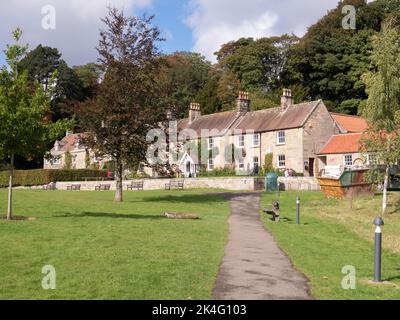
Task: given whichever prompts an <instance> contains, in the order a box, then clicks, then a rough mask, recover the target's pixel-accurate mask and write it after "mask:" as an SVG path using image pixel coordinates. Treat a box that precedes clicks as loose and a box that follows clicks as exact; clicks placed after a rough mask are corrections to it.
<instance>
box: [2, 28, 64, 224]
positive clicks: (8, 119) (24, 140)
mask: <svg viewBox="0 0 400 320" xmlns="http://www.w3.org/2000/svg"><path fill="white" fill-rule="evenodd" d="M21 35H22V31H21V30H20V29H17V30H15V31H14V32H13V36H14V39H15V41H16V44H14V45H11V46H10V45H9V46H7V50H6V51H5V55H6V61H7V63H8V68H7V67H3V68H2V69H1V71H0V156H1V157H0V158H3V156H4V157H8V158H9V160H10V163H9V171H10V175H9V191H8V207H7V219H8V220H11V219H12V217H13V215H12V191H13V178H14V159H15V156H17V155H18V156H23V157H26V158H29V157H34V156H37V155H41V156H43V155H44V154H45V151H46V148H47V144H48V143H49V142H50V141H54V140H56V139H57V138H59V136H61V135H62V133H63V132H65V130H66V129H67V128H68V127H69V125H70V123H69V122H66V121H62V122H61V121H60V122H57V123H49V122H48V121H46V120H45V119H46V115H47V113H48V110H49V108H50V95H49V94H48V93H46V92H45V91H44V89H43V86H42V85H41V84H39V83H38V82H37V81H36V82H34V84H33V86H32V84H31V83H30V82H29V80H28V73H27V72H26V71H24V70H21V68H20V67H19V62H20V61H21V59H22V58H23V57H24V56H25V54H26V51H27V49H28V47H27V46H21V45H19V44H18V41H19V40H20V38H21ZM50 83H51V81H50V82H49V84H50Z"/></svg>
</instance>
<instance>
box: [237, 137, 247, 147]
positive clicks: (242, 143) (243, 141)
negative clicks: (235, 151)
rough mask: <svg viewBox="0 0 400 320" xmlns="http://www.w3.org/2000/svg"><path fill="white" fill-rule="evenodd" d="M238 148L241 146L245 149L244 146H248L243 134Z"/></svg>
mask: <svg viewBox="0 0 400 320" xmlns="http://www.w3.org/2000/svg"><path fill="white" fill-rule="evenodd" d="M238 140H239V141H238V146H239V148H244V146H245V144H246V137H245V135H244V134H242V135H240V136H239V137H238Z"/></svg>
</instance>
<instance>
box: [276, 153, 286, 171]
mask: <svg viewBox="0 0 400 320" xmlns="http://www.w3.org/2000/svg"><path fill="white" fill-rule="evenodd" d="M276 160H277V166H278V168H279V169H282V168H286V155H284V154H279V155H278V156H277V158H276ZM281 163H283V165H281Z"/></svg>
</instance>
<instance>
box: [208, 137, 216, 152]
mask: <svg viewBox="0 0 400 320" xmlns="http://www.w3.org/2000/svg"><path fill="white" fill-rule="evenodd" d="M214 145H215V141H214V138H208V150H212V149H214Z"/></svg>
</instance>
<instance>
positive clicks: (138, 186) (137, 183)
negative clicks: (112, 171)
mask: <svg viewBox="0 0 400 320" xmlns="http://www.w3.org/2000/svg"><path fill="white" fill-rule="evenodd" d="M143 187H144V181H135V182H132V183H131V184H129V185H127V186H126V190H138V191H139V190H143Z"/></svg>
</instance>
